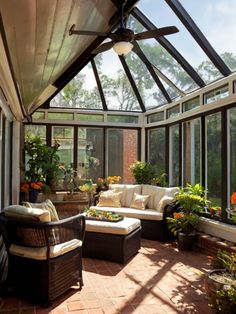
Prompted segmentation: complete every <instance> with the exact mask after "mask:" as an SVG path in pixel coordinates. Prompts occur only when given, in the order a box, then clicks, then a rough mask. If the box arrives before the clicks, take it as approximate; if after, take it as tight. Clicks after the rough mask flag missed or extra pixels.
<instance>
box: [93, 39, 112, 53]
mask: <svg viewBox="0 0 236 314" xmlns="http://www.w3.org/2000/svg"><path fill="white" fill-rule="evenodd" d="M113 45H114V44H113V42H112V41H109V42H108V43H104V44H102V45H100V46H98V47H97V48H96V49H94V50H93V51H92V53H93V54H97V53H100V52H104V51H106V50H109V49H111V48H112V47H113Z"/></svg>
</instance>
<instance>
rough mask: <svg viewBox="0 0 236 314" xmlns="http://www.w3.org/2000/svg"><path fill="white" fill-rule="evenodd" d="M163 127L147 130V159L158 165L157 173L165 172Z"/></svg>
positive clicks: (164, 135)
mask: <svg viewBox="0 0 236 314" xmlns="http://www.w3.org/2000/svg"><path fill="white" fill-rule="evenodd" d="M165 141H166V132H165V128H157V129H152V130H149V136H148V161H149V162H150V163H151V164H152V165H156V166H157V167H158V173H159V174H162V173H165V172H166V171H165V169H166V167H165V157H166V154H165V147H166V144H165Z"/></svg>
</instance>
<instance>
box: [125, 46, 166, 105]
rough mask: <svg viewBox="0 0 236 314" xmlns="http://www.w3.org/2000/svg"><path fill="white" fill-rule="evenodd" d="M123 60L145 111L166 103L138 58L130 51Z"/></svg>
mask: <svg viewBox="0 0 236 314" xmlns="http://www.w3.org/2000/svg"><path fill="white" fill-rule="evenodd" d="M125 60H126V62H127V64H128V66H129V69H130V71H131V74H132V76H133V79H134V81H135V83H136V86H137V87H138V91H139V93H140V95H141V97H142V100H143V102H144V105H145V107H146V109H147V110H148V109H152V108H155V107H158V106H161V105H163V104H165V103H167V100H166V98H165V97H164V96H163V94H162V92H161V91H160V89H159V88H158V86H157V84H156V83H155V81H154V80H153V78H152V76H151V75H150V73H149V71H148V69H147V67H146V66H145V64H144V63H143V62H142V61H141V60H140V59H139V57H138V56H137V55H136V54H135V53H134V52H132V51H131V52H130V53H129V54H128V55H127V56H126V57H125Z"/></svg>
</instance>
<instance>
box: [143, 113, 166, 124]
mask: <svg viewBox="0 0 236 314" xmlns="http://www.w3.org/2000/svg"><path fill="white" fill-rule="evenodd" d="M163 120H164V111H161V112H157V113H153V114H150V115H149V116H147V123H154V122H159V121H163Z"/></svg>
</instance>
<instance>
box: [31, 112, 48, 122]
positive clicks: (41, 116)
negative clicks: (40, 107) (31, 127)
mask: <svg viewBox="0 0 236 314" xmlns="http://www.w3.org/2000/svg"><path fill="white" fill-rule="evenodd" d="M32 119H33V121H36V120H43V119H45V112H43V111H36V112H34V113H33V114H32Z"/></svg>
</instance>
